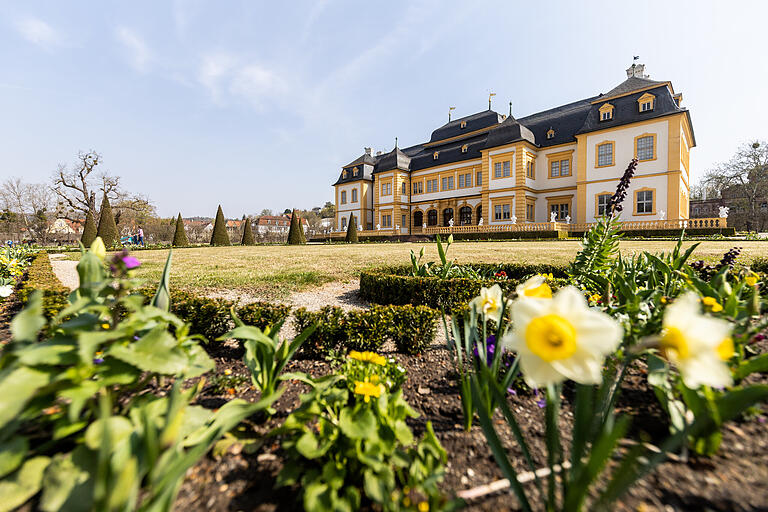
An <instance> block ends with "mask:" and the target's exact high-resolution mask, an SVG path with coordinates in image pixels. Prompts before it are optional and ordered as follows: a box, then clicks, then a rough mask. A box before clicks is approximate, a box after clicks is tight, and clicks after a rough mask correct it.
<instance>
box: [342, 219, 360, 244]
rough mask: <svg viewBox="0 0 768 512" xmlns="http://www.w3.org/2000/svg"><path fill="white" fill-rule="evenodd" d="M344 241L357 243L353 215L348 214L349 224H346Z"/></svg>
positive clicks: (355, 220) (355, 223) (355, 222)
mask: <svg viewBox="0 0 768 512" xmlns="http://www.w3.org/2000/svg"><path fill="white" fill-rule="evenodd" d="M344 240H345V241H346V242H349V243H351V244H356V243H357V219H355V215H354V214H352V213H350V214H349V225H348V226H347V236H346V237H345V238H344Z"/></svg>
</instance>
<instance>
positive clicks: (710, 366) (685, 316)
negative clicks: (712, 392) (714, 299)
mask: <svg viewBox="0 0 768 512" xmlns="http://www.w3.org/2000/svg"><path fill="white" fill-rule="evenodd" d="M661 327H662V330H661V342H660V346H661V349H662V351H663V353H664V355H665V356H666V357H667V359H669V360H670V361H671V362H672V363H674V364H675V365H676V366H677V368H678V369H679V370H680V374H681V375H682V377H683V382H684V383H685V385H686V386H688V387H689V388H691V389H695V388H698V387H699V386H701V385H702V384H703V385H707V386H713V387H727V386H730V385H731V384H732V382H733V379H732V378H731V371H730V369H729V368H728V366H727V364H726V361H728V360H729V359H730V358H731V357H732V356H733V340H732V339H731V330H732V329H733V326H732V325H731V324H730V322H727V321H725V320H721V319H719V318H713V317H711V316H707V315H703V314H702V313H701V301H700V300H699V297H698V296H697V295H696V294H695V293H694V292H688V293H686V294H685V295H683V296H681V297H679V298H678V299H677V300H676V301H675V302H674V303H673V304H670V305H669V306H668V307H667V309H666V311H664V320H663V321H662V324H661Z"/></svg>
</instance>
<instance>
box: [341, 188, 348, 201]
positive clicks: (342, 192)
mask: <svg viewBox="0 0 768 512" xmlns="http://www.w3.org/2000/svg"><path fill="white" fill-rule="evenodd" d="M341 204H347V191H346V190H342V191H341Z"/></svg>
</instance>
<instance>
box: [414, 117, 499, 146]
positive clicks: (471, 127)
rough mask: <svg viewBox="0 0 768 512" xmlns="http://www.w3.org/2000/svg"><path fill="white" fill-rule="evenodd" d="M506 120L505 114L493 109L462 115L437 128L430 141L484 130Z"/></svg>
mask: <svg viewBox="0 0 768 512" xmlns="http://www.w3.org/2000/svg"><path fill="white" fill-rule="evenodd" d="M503 120H504V116H502V115H501V114H499V113H498V112H494V111H493V110H490V109H489V110H485V111H483V112H478V113H476V114H472V115H470V116H465V117H461V118H459V119H456V120H453V121H450V122H448V123H446V124H444V125H443V126H441V127H440V128H438V129H437V130H435V131H433V132H432V136H431V137H430V139H429V143H430V144H431V143H434V142H439V141H441V140H445V139H450V138H452V137H460V136H461V135H465V134H467V133H471V132H474V131H476V130H482V129H483V128H488V127H490V126H494V125H497V124H499V123H500V122H501V121H503ZM462 123H466V125H465V126H464V128H462V127H461V124H462Z"/></svg>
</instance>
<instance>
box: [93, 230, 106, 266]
mask: <svg viewBox="0 0 768 512" xmlns="http://www.w3.org/2000/svg"><path fill="white" fill-rule="evenodd" d="M91 252H92V253H93V254H95V255H96V256H98V257H99V259H100V260H101V261H104V258H106V257H107V248H106V247H105V246H104V241H103V240H102V239H101V237H100V236H97V237H96V240H94V241H93V243H92V244H91Z"/></svg>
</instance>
